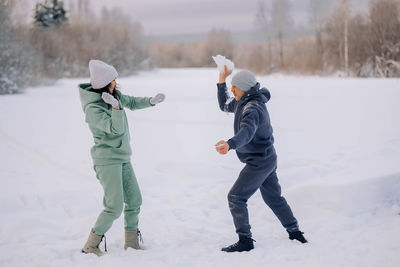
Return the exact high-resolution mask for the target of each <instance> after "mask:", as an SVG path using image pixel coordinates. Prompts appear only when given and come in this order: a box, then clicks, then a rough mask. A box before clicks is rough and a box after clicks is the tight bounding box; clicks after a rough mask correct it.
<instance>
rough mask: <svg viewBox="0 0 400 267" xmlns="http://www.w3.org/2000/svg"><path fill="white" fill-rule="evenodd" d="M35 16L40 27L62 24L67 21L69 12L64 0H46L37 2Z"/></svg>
mask: <svg viewBox="0 0 400 267" xmlns="http://www.w3.org/2000/svg"><path fill="white" fill-rule="evenodd" d="M34 18H35V24H36V25H37V26H39V27H43V28H48V27H54V26H60V25H62V24H63V23H64V22H65V21H67V12H66V10H65V9H64V3H63V2H62V1H58V0H45V2H44V3H37V4H36V7H35V17H34Z"/></svg>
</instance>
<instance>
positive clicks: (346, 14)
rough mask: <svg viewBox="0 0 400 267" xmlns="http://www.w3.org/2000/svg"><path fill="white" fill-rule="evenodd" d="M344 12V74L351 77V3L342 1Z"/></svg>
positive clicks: (345, 0) (346, 0)
mask: <svg viewBox="0 0 400 267" xmlns="http://www.w3.org/2000/svg"><path fill="white" fill-rule="evenodd" d="M342 12H343V15H344V38H343V39H344V73H345V75H346V76H348V75H349V44H348V40H349V38H348V36H349V1H348V0H342Z"/></svg>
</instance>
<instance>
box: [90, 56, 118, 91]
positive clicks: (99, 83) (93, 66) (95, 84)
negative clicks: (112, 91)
mask: <svg viewBox="0 0 400 267" xmlns="http://www.w3.org/2000/svg"><path fill="white" fill-rule="evenodd" d="M89 72H90V83H91V84H92V88H93V89H100V88H103V87H105V86H106V85H107V84H109V83H110V82H112V81H113V80H115V79H116V78H117V77H118V72H117V70H116V69H115V68H114V67H113V66H111V65H108V64H106V63H104V62H103V61H101V60H95V59H92V60H90V61H89Z"/></svg>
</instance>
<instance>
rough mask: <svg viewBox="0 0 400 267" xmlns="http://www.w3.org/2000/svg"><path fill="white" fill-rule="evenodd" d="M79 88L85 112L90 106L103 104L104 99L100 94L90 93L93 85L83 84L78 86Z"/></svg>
mask: <svg viewBox="0 0 400 267" xmlns="http://www.w3.org/2000/svg"><path fill="white" fill-rule="evenodd" d="M78 87H79V97H80V99H81V105H82V109H83V111H85V110H86V107H87V106H88V105H89V104H93V103H99V102H100V103H101V102H102V98H101V95H100V94H99V93H96V92H93V91H90V90H91V89H92V85H91V84H90V83H81V84H79V85H78Z"/></svg>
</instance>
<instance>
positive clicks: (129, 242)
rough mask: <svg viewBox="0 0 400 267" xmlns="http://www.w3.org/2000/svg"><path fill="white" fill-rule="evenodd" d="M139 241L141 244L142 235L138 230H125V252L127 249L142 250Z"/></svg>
mask: <svg viewBox="0 0 400 267" xmlns="http://www.w3.org/2000/svg"><path fill="white" fill-rule="evenodd" d="M139 240H140V241H141V242H142V235H141V233H140V231H139V229H136V230H125V246H124V248H125V250H126V249H128V248H133V249H142V248H141V247H140V245H139Z"/></svg>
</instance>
